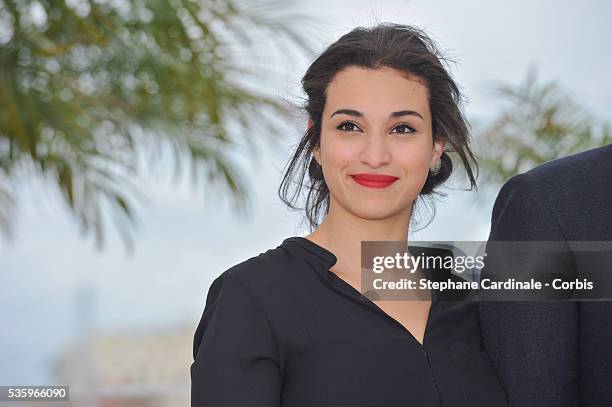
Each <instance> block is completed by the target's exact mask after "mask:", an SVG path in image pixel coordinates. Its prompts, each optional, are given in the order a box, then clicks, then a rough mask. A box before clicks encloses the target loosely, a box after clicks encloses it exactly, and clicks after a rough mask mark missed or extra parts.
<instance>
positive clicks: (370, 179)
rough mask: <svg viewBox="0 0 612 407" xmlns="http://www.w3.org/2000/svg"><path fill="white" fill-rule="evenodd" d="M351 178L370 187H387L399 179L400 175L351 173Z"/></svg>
mask: <svg viewBox="0 0 612 407" xmlns="http://www.w3.org/2000/svg"><path fill="white" fill-rule="evenodd" d="M351 178H353V180H354V181H355V182H356V183H358V184H359V185H363V186H364V187H368V188H386V187H388V186H389V185H391V184H393V183H394V182H395V181H397V180H398V177H394V176H392V175H383V174H351Z"/></svg>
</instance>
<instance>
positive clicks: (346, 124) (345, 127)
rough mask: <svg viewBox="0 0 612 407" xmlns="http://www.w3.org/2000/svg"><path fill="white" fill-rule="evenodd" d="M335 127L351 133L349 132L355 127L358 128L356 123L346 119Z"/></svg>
mask: <svg viewBox="0 0 612 407" xmlns="http://www.w3.org/2000/svg"><path fill="white" fill-rule="evenodd" d="M336 128H337V129H338V130H340V131H345V132H347V133H351V132H353V131H355V129H356V128H357V129H358V128H359V127H357V125H356V124H355V123H353V122H349V121H346V122H342V123H340V124H339V125H338V127H336Z"/></svg>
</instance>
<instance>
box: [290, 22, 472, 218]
mask: <svg viewBox="0 0 612 407" xmlns="http://www.w3.org/2000/svg"><path fill="white" fill-rule="evenodd" d="M442 61H444V62H447V59H446V58H445V57H443V56H442V55H441V53H440V51H439V50H438V47H437V46H436V44H435V43H434V42H433V40H431V39H430V38H429V37H428V36H427V35H426V34H425V33H424V32H423V31H422V30H420V29H418V28H416V27H413V26H408V25H402V24H395V23H381V24H379V25H377V26H375V27H372V28H364V27H357V28H355V29H354V30H352V31H351V32H349V33H347V34H345V35H343V36H342V37H340V39H338V40H337V41H336V42H334V43H333V44H331V45H330V46H329V47H327V49H326V50H325V51H324V52H323V53H322V54H321V55H320V56H319V57H318V58H317V59H315V61H314V62H313V63H312V64H311V65H310V67H309V68H308V70H307V71H306V74H305V75H304V77H303V78H302V82H301V83H302V88H303V89H304V92H305V93H306V95H307V98H306V99H305V103H304V106H302V108H303V109H305V111H306V112H307V114H308V117H309V118H310V119H311V120H312V122H313V125H312V126H311V127H310V128H309V129H308V130H307V131H306V133H305V134H304V135H303V136H302V138H301V140H300V142H299V144H298V145H297V148H296V151H295V153H294V155H293V157H292V159H291V161H290V162H289V166H288V168H287V170H286V172H285V175H284V177H283V180H282V182H281V184H280V187H279V189H278V194H279V196H280V198H281V200H282V201H283V202H284V203H285V204H287V205H288V206H289V207H290V208H291V209H303V210H305V213H306V217H307V219H308V222H309V225H310V228H311V230H314V229H315V228H316V227H317V226H318V225H319V219H320V218H321V215H326V214H327V213H328V211H329V189H328V187H327V184H326V183H325V179H324V178H323V171H322V168H321V166H320V165H319V164H318V163H317V161H316V160H315V159H314V157H313V155H312V152H313V150H315V149H316V148H317V147H318V146H319V142H320V139H321V124H322V115H323V110H324V108H325V101H326V90H327V87H328V85H329V83H330V82H331V81H332V80H333V79H334V77H335V75H336V74H337V73H338V72H340V71H341V70H342V69H344V68H347V67H349V66H356V67H363V68H366V69H379V68H383V67H389V68H393V69H395V70H397V71H399V72H400V73H402V74H404V75H405V76H406V77H410V78H412V79H416V80H420V81H421V82H422V83H423V84H424V85H425V86H426V88H427V89H428V95H429V108H430V110H431V117H432V131H433V138H434V140H445V141H446V147H445V151H444V153H443V154H442V156H441V158H440V163H441V167H440V171H439V172H438V173H437V174H436V175H432V174H429V175H428V176H427V180H426V181H425V185H424V186H423V189H422V190H421V192H420V194H419V196H420V197H425V196H428V195H432V194H434V193H435V194H438V195H444V194H442V193H440V192H437V191H434V190H435V189H436V187H438V186H439V185H440V184H442V183H443V182H445V181H446V180H447V179H448V178H449V177H450V175H451V173H452V172H453V162H452V160H451V157H450V154H453V155H455V156H456V157H457V158H459V159H460V162H461V164H462V166H463V168H464V169H465V172H466V175H467V177H468V179H469V183H470V188H469V189H470V190H471V189H473V188H475V187H476V177H475V175H474V172H473V170H472V166H471V164H470V162H472V163H473V164H474V165H475V167H476V169H478V165H477V163H476V159H475V157H474V154H473V153H472V151H471V149H470V146H469V143H470V135H469V127H470V126H469V123H468V122H467V120H466V118H465V117H464V114H463V112H462V107H461V103H462V102H463V97H462V95H461V92H460V91H459V88H458V86H457V85H456V84H455V82H454V80H453V79H452V78H451V76H450V74H449V73H448V72H447V70H446V69H445V68H444V66H443V65H442ZM306 172H308V177H309V179H308V181H307V183H304V178H305V175H306ZM292 186H294V189H293V192H292V193H291V192H290V191H291V187H292ZM303 189H307V195H306V205H305V207H304V208H299V207H297V206H296V203H297V200H298V199H300V195H301V193H302V190H303ZM415 202H416V200H415ZM413 205H414V203H413ZM432 219H433V216H432ZM430 221H431V220H430Z"/></svg>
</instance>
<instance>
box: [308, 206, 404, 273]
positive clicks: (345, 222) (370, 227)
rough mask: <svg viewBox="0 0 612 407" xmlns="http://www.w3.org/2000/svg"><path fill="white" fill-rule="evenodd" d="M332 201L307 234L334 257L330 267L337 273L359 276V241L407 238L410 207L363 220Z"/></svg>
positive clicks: (402, 239) (401, 239)
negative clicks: (318, 222) (317, 224)
mask: <svg viewBox="0 0 612 407" xmlns="http://www.w3.org/2000/svg"><path fill="white" fill-rule="evenodd" d="M333 203H334V202H333V201H332V204H331V205H330V210H329V213H328V214H327V216H326V217H325V219H324V220H323V222H322V223H321V225H319V227H318V228H317V229H316V230H315V231H314V232H313V233H311V234H310V235H308V236H306V237H307V238H308V239H309V240H311V241H313V242H315V243H316V244H318V245H319V246H322V247H324V248H325V249H327V250H329V251H330V252H332V253H333V254H334V255H335V256H336V258H337V263H336V264H335V265H334V266H333V267H332V269H331V270H332V271H334V272H335V273H336V274H338V275H343V276H344V277H345V278H348V279H353V280H354V281H357V280H359V279H360V275H361V274H360V273H361V242H362V241H370V240H389V241H406V240H407V238H408V226H409V222H410V214H411V210H410V207H409V208H408V210H407V211H404V212H401V213H398V214H395V215H393V216H390V217H388V218H384V219H365V218H361V217H358V216H356V215H354V214H352V213H350V212H348V211H346V210H344V209H343V208H342V209H336V208H338V206H337V205H334V204H333Z"/></svg>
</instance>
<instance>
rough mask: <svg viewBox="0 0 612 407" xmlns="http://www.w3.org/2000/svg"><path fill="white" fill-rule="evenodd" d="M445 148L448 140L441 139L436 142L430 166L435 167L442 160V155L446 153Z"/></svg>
mask: <svg viewBox="0 0 612 407" xmlns="http://www.w3.org/2000/svg"><path fill="white" fill-rule="evenodd" d="M444 147H446V140H443V139H439V140H435V141H434V148H433V154H432V156H431V163H430V165H432V166H433V165H434V164H436V163H437V162H438V161H439V160H440V157H441V156H442V153H443V152H444Z"/></svg>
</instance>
